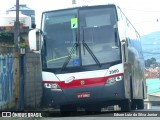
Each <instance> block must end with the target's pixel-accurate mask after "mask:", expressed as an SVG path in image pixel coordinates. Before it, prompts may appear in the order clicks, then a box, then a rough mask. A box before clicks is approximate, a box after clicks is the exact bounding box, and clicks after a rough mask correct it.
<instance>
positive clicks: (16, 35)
mask: <svg viewBox="0 0 160 120" xmlns="http://www.w3.org/2000/svg"><path fill="white" fill-rule="evenodd" d="M14 45H15V48H16V51H18V48H19V0H16V21H15V23H14Z"/></svg>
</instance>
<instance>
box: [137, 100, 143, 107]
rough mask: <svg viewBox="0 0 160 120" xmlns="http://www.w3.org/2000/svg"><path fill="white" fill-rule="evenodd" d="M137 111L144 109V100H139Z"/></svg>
mask: <svg viewBox="0 0 160 120" xmlns="http://www.w3.org/2000/svg"><path fill="white" fill-rule="evenodd" d="M137 109H144V100H143V99H138V100H137Z"/></svg>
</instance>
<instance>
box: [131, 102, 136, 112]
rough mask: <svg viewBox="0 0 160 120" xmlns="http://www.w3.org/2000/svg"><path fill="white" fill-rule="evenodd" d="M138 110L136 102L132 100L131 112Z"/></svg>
mask: <svg viewBox="0 0 160 120" xmlns="http://www.w3.org/2000/svg"><path fill="white" fill-rule="evenodd" d="M136 108H137V103H136V100H134V99H132V103H131V110H136Z"/></svg>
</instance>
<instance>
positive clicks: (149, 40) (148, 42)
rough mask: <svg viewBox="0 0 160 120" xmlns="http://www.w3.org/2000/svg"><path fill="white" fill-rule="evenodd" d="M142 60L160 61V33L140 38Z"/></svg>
mask: <svg viewBox="0 0 160 120" xmlns="http://www.w3.org/2000/svg"><path fill="white" fill-rule="evenodd" d="M141 43H142V49H143V54H144V58H145V60H146V59H150V58H152V57H154V58H156V60H157V61H160V31H157V32H154V33H150V34H148V35H144V36H141Z"/></svg>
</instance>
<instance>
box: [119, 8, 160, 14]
mask: <svg viewBox="0 0 160 120" xmlns="http://www.w3.org/2000/svg"><path fill="white" fill-rule="evenodd" d="M121 9H124V10H131V11H138V12H159V13H160V10H155V11H154V10H140V9H130V8H121Z"/></svg>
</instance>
